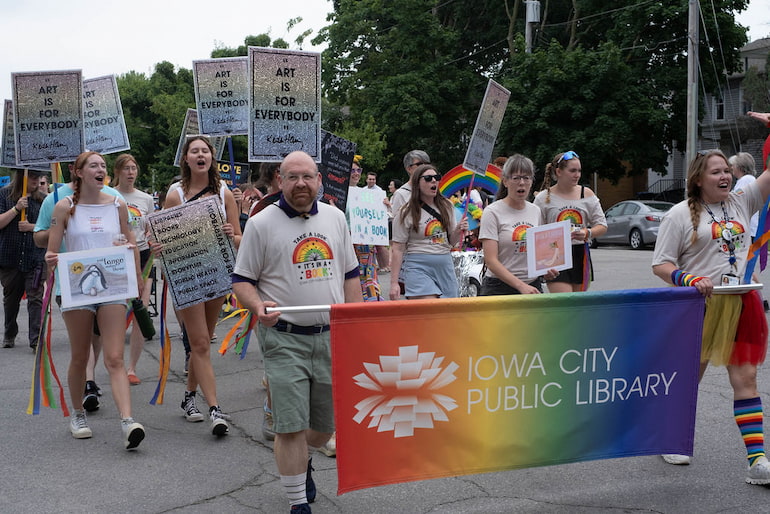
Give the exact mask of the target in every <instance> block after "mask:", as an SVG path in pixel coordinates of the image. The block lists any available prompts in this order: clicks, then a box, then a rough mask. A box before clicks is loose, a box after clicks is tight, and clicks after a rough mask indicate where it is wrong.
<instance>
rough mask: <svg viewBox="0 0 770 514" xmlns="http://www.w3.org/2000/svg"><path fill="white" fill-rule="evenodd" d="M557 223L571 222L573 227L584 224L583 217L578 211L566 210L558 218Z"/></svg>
mask: <svg viewBox="0 0 770 514" xmlns="http://www.w3.org/2000/svg"><path fill="white" fill-rule="evenodd" d="M556 221H569V222H570V223H571V224H572V225H573V226H575V225H582V224H583V215H582V214H580V211H579V210H577V209H564V210H563V211H561V212H559V215H558V216H556Z"/></svg>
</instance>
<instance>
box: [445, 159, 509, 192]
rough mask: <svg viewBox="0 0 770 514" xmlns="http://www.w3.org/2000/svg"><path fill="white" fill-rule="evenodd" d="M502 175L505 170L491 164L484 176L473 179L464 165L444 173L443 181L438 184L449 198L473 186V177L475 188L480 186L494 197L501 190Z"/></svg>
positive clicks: (470, 172)
mask: <svg viewBox="0 0 770 514" xmlns="http://www.w3.org/2000/svg"><path fill="white" fill-rule="evenodd" d="M502 174H503V170H501V169H500V168H498V167H497V166H495V165H494V164H490V165H488V166H487V171H486V173H485V174H484V175H483V176H482V175H476V176H475V177H473V172H472V171H471V170H469V169H466V168H463V166H462V164H460V165H458V166H455V167H454V168H452V169H451V170H449V171H447V172H446V173H444V175H443V176H442V177H441V181H440V182H439V183H438V189H439V191H441V194H442V195H444V196H446V197H447V198H449V197H450V196H452V195H453V194H455V193H457V192H458V191H460V190H461V189H467V188H468V186H470V184H471V177H473V186H474V187H476V186H479V187H481V188H482V189H484V190H485V191H489V192H490V193H492V194H493V195H494V194H496V193H497V190H498V189H499V188H500V181H501V177H502Z"/></svg>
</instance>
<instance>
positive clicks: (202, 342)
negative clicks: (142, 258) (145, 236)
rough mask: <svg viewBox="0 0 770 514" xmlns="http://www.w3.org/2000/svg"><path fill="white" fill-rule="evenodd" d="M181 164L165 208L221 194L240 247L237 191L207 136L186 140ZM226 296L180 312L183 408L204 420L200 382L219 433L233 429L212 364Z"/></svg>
mask: <svg viewBox="0 0 770 514" xmlns="http://www.w3.org/2000/svg"><path fill="white" fill-rule="evenodd" d="M180 167H181V171H182V180H181V181H180V182H179V183H178V184H177V185H176V188H175V189H176V191H169V193H168V194H167V195H166V203H165V204H164V205H163V208H164V209H169V208H171V207H175V206H177V205H181V204H183V203H185V202H187V201H190V200H192V199H194V198H205V197H207V196H213V195H217V196H219V198H220V201H221V205H220V209H223V215H224V218H225V221H226V223H225V224H224V225H222V230H223V231H224V232H225V234H227V235H228V236H229V237H230V238H231V239H232V240H233V244H235V247H236V248H238V245H239V244H240V241H241V227H240V223H239V222H238V217H239V215H240V209H239V208H238V206H237V205H236V203H235V198H234V197H233V193H232V192H231V191H230V190H229V189H227V187H226V186H225V185H224V184H223V183H222V181H221V180H220V178H219V172H218V171H217V163H216V160H215V159H214V148H213V147H212V146H211V144H210V143H209V141H208V138H207V137H206V136H191V137H189V138H188V139H187V141H185V144H184V146H183V147H182V162H181V163H180ZM201 192H203V194H200V193H201ZM150 245H151V247H153V249H155V250H157V249H158V247H157V245H155V244H153V243H152V242H151V243H150ZM224 299H225V297H224V296H221V297H219V298H215V299H212V300H207V301H206V302H203V303H198V304H196V305H192V306H190V307H187V308H186V309H180V310H179V311H177V314H178V315H179V317H180V318H181V319H182V323H183V324H184V328H185V330H186V331H187V336H188V338H189V340H190V365H189V373H188V375H187V388H186V391H185V397H184V400H183V401H182V405H181V407H182V409H183V410H184V416H185V419H186V420H187V421H190V422H198V421H203V419H204V416H203V414H202V413H201V412H200V410H198V407H197V405H196V403H195V393H196V391H197V389H198V385H200V388H201V391H202V392H203V396H204V397H205V398H206V402H207V403H208V404H209V419H210V421H211V432H212V434H214V435H216V436H223V435H226V434H227V433H228V431H229V426H228V424H227V419H228V416H227V415H225V414H223V413H222V410H221V409H220V407H219V402H218V400H217V382H216V377H215V376H214V368H213V366H212V365H211V353H210V352H211V339H212V338H213V337H214V328H215V327H216V324H217V320H218V319H219V313H220V312H221V310H222V304H223V303H224Z"/></svg>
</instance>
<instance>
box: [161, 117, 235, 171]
mask: <svg viewBox="0 0 770 514" xmlns="http://www.w3.org/2000/svg"><path fill="white" fill-rule="evenodd" d="M198 135H201V132H200V129H199V128H198V111H196V110H195V109H187V113H186V114H185V115H184V123H183V124H182V133H181V134H180V135H179V143H178V144H177V147H176V155H175V156H174V166H176V167H177V168H178V167H179V166H180V163H181V162H182V148H184V144H185V141H187V136H198ZM203 135H206V136H207V137H208V135H207V134H203ZM209 142H210V143H211V146H213V147H214V154H215V155H214V157H215V158H216V160H219V159H221V158H222V154H223V153H224V151H225V143H226V142H227V138H226V137H224V136H214V137H209Z"/></svg>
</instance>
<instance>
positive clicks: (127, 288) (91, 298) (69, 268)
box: [57, 246, 139, 307]
mask: <svg viewBox="0 0 770 514" xmlns="http://www.w3.org/2000/svg"><path fill="white" fill-rule="evenodd" d="M57 267H58V268H59V279H60V280H61V304H62V307H79V306H81V305H92V304H95V303H105V302H114V301H117V300H128V299H130V298H136V297H137V296H139V288H138V286H137V281H136V264H135V262H134V251H133V249H130V248H128V247H127V246H112V247H107V248H98V249H90V250H83V251H80V252H65V253H60V254H59V264H58V266H57Z"/></svg>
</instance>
